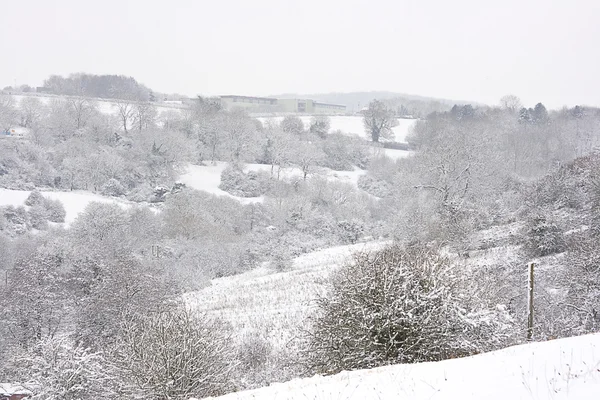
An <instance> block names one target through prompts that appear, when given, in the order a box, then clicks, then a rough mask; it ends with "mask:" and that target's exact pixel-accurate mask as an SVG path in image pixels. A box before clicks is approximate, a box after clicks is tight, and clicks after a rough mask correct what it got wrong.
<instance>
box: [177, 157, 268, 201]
mask: <svg viewBox="0 0 600 400" xmlns="http://www.w3.org/2000/svg"><path fill="white" fill-rule="evenodd" d="M226 167H227V163H226V162H221V161H217V162H216V163H215V164H214V165H212V164H209V165H188V167H187V169H186V170H185V172H184V173H183V174H182V175H181V176H180V177H179V181H180V182H182V183H185V184H186V185H187V186H189V187H191V188H192V189H196V190H201V191H203V192H207V193H211V194H214V195H217V196H226V197H229V198H232V199H235V200H238V201H239V202H241V203H243V204H250V203H257V202H262V201H263V200H264V199H263V197H238V196H233V195H231V194H229V193H227V192H226V191H224V190H221V189H219V185H220V184H221V173H222V172H223V170H224V169H225V168H226Z"/></svg>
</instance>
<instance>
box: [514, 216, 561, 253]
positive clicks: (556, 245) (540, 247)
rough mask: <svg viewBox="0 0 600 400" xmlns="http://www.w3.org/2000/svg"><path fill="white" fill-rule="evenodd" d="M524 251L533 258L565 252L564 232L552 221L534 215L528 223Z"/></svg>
mask: <svg viewBox="0 0 600 400" xmlns="http://www.w3.org/2000/svg"><path fill="white" fill-rule="evenodd" d="M523 249H524V250H525V252H526V254H527V255H529V256H531V257H544V256H548V255H551V254H555V253H560V252H562V251H564V250H565V239H564V236H563V232H562V231H561V229H560V228H559V227H558V226H557V225H556V223H555V222H554V221H552V219H550V218H548V217H546V216H545V215H542V214H536V215H533V216H532V217H531V218H530V219H529V221H528V223H527V232H526V235H525V243H524V245H523Z"/></svg>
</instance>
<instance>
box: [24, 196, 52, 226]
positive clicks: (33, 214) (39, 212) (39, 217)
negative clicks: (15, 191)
mask: <svg viewBox="0 0 600 400" xmlns="http://www.w3.org/2000/svg"><path fill="white" fill-rule="evenodd" d="M32 193H33V192H32ZM27 215H28V216H29V225H31V227H32V228H34V229H38V230H45V229H47V228H48V211H47V210H46V209H45V208H44V206H43V203H42V204H36V205H35V206H32V207H30V208H29V210H27Z"/></svg>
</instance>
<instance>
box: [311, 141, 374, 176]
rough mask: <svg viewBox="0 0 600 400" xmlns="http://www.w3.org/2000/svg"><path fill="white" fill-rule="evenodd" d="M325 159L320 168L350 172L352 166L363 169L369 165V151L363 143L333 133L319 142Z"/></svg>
mask: <svg viewBox="0 0 600 400" xmlns="http://www.w3.org/2000/svg"><path fill="white" fill-rule="evenodd" d="M321 144H322V146H323V152H324V153H325V157H324V158H323V160H322V161H321V164H320V166H322V167H327V168H331V169H333V170H335V171H348V170H352V168H353V167H354V166H356V167H358V168H363V169H365V168H366V167H367V165H368V164H369V159H370V157H371V151H370V148H369V147H368V146H366V145H365V144H364V142H363V141H361V140H359V139H354V138H351V137H348V136H346V135H343V134H342V133H339V132H338V133H333V134H330V135H328V136H327V137H326V139H325V140H323V141H322V142H321Z"/></svg>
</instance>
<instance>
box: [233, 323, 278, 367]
mask: <svg viewBox="0 0 600 400" xmlns="http://www.w3.org/2000/svg"><path fill="white" fill-rule="evenodd" d="M272 351H273V345H272V344H271V343H270V342H269V341H267V340H266V339H265V338H264V337H262V336H261V334H260V332H257V331H252V332H246V333H245V334H244V335H243V336H242V337H241V339H240V344H239V347H238V349H237V359H238V360H239V362H240V365H239V367H240V368H241V369H243V370H253V371H258V370H260V369H262V368H264V366H265V364H266V363H267V361H268V359H269V356H270V355H271V352H272Z"/></svg>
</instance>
